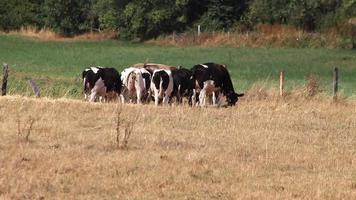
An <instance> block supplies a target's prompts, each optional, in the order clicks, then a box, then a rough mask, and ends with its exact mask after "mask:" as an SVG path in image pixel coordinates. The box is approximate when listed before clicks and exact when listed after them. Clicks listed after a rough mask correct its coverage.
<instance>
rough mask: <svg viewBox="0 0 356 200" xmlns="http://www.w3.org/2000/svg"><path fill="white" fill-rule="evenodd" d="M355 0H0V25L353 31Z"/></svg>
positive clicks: (69, 29) (138, 34)
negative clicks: (282, 27)
mask: <svg viewBox="0 0 356 200" xmlns="http://www.w3.org/2000/svg"><path fill="white" fill-rule="evenodd" d="M355 16H356V0H199V1H197V0H1V1H0V30H3V31H9V30H14V29H19V28H20V27H22V26H35V27H37V28H43V27H46V28H51V29H52V30H54V31H55V32H57V33H60V34H63V35H65V36H72V35H75V34H80V33H83V32H88V31H105V30H109V31H118V32H119V33H120V36H121V38H126V39H140V40H146V39H150V38H155V37H158V36H160V35H164V34H170V33H173V32H184V31H187V30H191V29H195V28H196V26H197V25H201V29H202V31H207V32H209V31H230V30H236V28H237V30H242V29H241V28H240V27H239V26H241V27H245V29H246V28H247V29H253V28H254V27H255V26H256V25H257V24H260V23H264V24H286V25H291V26H295V27H297V28H300V29H303V30H306V31H328V30H329V29H330V28H336V30H338V31H339V32H340V33H341V34H343V35H345V38H346V39H350V37H353V31H354V25H350V24H349V23H348V21H349V20H350V19H351V18H352V17H355Z"/></svg>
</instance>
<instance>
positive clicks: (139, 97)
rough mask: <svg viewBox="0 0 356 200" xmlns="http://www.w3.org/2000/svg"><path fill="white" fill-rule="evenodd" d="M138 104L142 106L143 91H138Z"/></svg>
mask: <svg viewBox="0 0 356 200" xmlns="http://www.w3.org/2000/svg"><path fill="white" fill-rule="evenodd" d="M136 96H137V104H141V98H142V92H141V90H136Z"/></svg>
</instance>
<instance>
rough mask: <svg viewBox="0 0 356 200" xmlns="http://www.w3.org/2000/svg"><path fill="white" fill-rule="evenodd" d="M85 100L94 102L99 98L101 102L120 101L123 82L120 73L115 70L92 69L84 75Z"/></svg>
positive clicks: (85, 71)
mask: <svg viewBox="0 0 356 200" xmlns="http://www.w3.org/2000/svg"><path fill="white" fill-rule="evenodd" d="M82 78H83V86H84V95H85V99H86V100H87V99H88V98H89V101H90V102H94V101H96V100H97V98H99V100H100V101H102V99H104V100H110V99H112V98H115V99H118V97H119V95H120V92H121V86H122V82H121V79H120V74H119V72H117V71H116V69H114V68H103V67H90V68H86V69H85V70H84V71H83V73H82Z"/></svg>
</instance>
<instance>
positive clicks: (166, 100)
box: [162, 94, 169, 105]
mask: <svg viewBox="0 0 356 200" xmlns="http://www.w3.org/2000/svg"><path fill="white" fill-rule="evenodd" d="M168 103H169V96H168V95H167V94H164V96H163V101H162V104H163V105H168Z"/></svg>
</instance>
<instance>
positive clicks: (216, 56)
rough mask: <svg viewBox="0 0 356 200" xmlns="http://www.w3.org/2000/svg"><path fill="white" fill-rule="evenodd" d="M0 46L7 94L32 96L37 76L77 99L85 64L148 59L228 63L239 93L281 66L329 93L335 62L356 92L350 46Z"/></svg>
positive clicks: (4, 40)
mask: <svg viewBox="0 0 356 200" xmlns="http://www.w3.org/2000/svg"><path fill="white" fill-rule="evenodd" d="M0 47H1V48H0V62H6V63H9V65H10V67H11V73H10V82H9V90H10V93H11V94H22V95H30V94H31V89H30V88H29V86H28V85H27V83H26V81H27V80H29V79H35V80H36V81H37V82H38V83H39V85H40V87H41V88H42V94H43V95H44V96H51V97H62V96H67V97H73V98H78V97H79V96H80V92H81V81H80V73H81V71H82V70H83V68H85V67H87V66H92V65H101V66H112V67H115V68H117V69H118V70H122V69H123V68H124V67H127V66H130V65H131V64H134V63H138V62H144V61H146V60H148V61H149V62H156V63H166V64H170V65H181V66H184V67H188V68H190V67H192V66H193V65H195V64H199V63H203V62H217V63H223V64H227V65H228V69H229V71H230V73H231V75H232V79H233V82H234V85H235V89H236V90H237V91H239V92H242V91H243V92H245V91H246V90H249V89H250V88H251V86H252V85H254V84H256V83H258V84H262V85H264V86H265V87H267V88H268V87H275V86H276V85H277V84H278V73H279V71H280V70H284V71H285V72H286V77H287V82H286V88H287V89H291V88H295V87H299V86H301V85H303V84H304V82H305V76H306V75H308V74H310V73H312V74H314V75H316V76H317V77H319V79H320V85H321V86H322V87H323V89H324V91H325V92H327V93H330V91H331V80H332V77H331V76H332V67H334V66H338V67H339V68H340V74H341V78H340V80H341V83H340V88H341V91H342V92H343V93H344V94H346V95H355V94H356V92H355V89H354V88H355V87H356V83H355V82H356V78H355V77H356V76H355V75H356V52H355V51H352V50H337V49H333V50H329V49H272V48H260V49H253V48H231V47H201V46H189V47H161V46H155V45H148V44H141V43H139V44H135V43H125V42H120V41H111V40H107V41H95V42H80V41H77V42H74V41H73V42H43V41H38V40H33V39H26V38H21V37H18V36H9V35H0Z"/></svg>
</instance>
